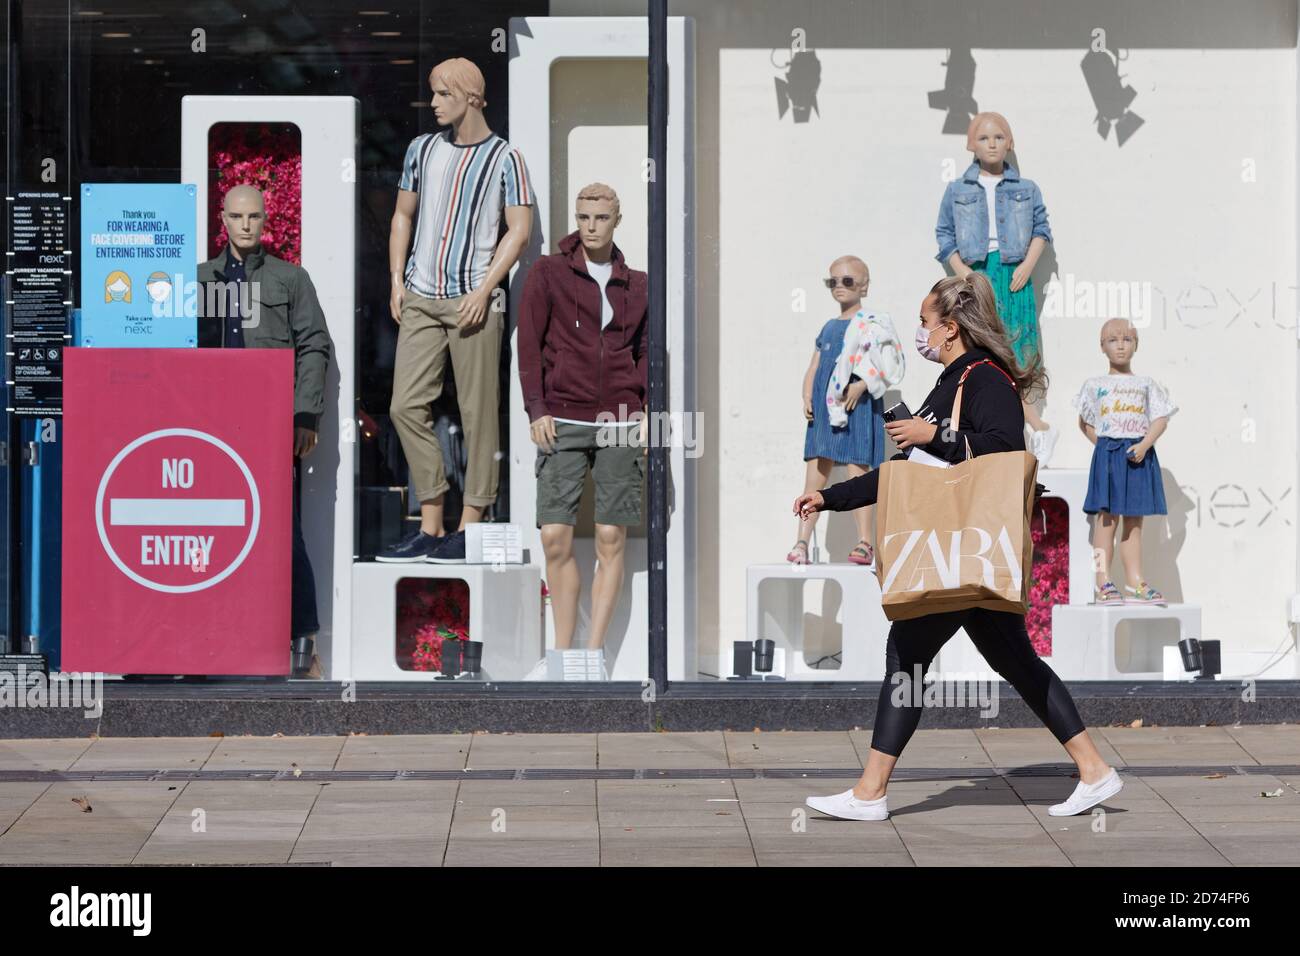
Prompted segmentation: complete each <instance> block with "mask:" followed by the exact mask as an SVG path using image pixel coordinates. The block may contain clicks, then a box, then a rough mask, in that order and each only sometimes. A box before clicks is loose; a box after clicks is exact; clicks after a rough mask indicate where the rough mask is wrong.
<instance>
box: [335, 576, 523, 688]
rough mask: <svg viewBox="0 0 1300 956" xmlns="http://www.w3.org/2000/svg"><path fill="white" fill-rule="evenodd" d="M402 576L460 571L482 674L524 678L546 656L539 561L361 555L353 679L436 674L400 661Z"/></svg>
mask: <svg viewBox="0 0 1300 956" xmlns="http://www.w3.org/2000/svg"><path fill="white" fill-rule="evenodd" d="M402 578H442V579H460V580H462V581H464V582H465V583H466V584H467V585H468V586H469V639H470V640H472V641H481V642H482V643H483V663H482V670H481V671H480V672H479V675H478V679H479V680H484V681H487V680H493V681H502V680H520V679H522V678H523V676H524V675H525V674H527V673H528V672H529V671H530V670H532V668H533V665H534V664H536V663H537V661H538V660H539V659H540V658H541V657H542V596H541V588H542V576H541V571H540V570H539V569H538V568H536V567H535V566H533V565H530V564H513V565H500V564H498V565H489V564H427V563H422V564H380V563H378V562H374V563H358V564H354V565H353V566H352V594H353V601H352V609H353V618H352V635H353V640H352V674H353V678H354V679H355V680H388V681H398V680H409V681H430V680H433V679H434V678H435V677H436V676H437V675H436V674H435V673H433V672H430V671H408V670H403V669H402V668H400V667H398V666H397V583H398V581H400V580H401V579H402ZM463 679H464V678H462V680H463Z"/></svg>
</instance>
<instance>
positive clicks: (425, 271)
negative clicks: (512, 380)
mask: <svg viewBox="0 0 1300 956" xmlns="http://www.w3.org/2000/svg"><path fill="white" fill-rule="evenodd" d="M429 86H430V88H431V89H432V90H433V100H432V104H431V105H432V106H433V114H434V118H435V119H436V120H437V121H438V123H439V125H444V126H446V125H449V126H450V127H451V129H450V130H442V131H440V132H438V133H426V134H423V135H421V136H417V137H416V138H415V139H414V140H412V141H411V145H410V147H409V148H408V149H407V151H406V159H405V161H404V162H403V164H402V179H401V183H400V184H399V190H398V194H397V208H396V210H395V211H394V213H393V220H392V226H391V229H390V232H389V239H388V264H389V272H390V273H391V276H392V295H391V298H390V300H389V308H390V312H391V314H392V317H393V321H394V322H397V323H398V324H399V325H400V326H401V328H400V330H399V332H398V335H397V358H396V361H395V363H394V368H393V400H392V403H391V405H390V408H389V411H390V413H391V415H392V419H393V426H394V428H396V429H397V435H398V437H399V438H400V439H401V442H402V450H403V452H405V454H406V461H407V464H408V465H409V467H410V469H411V477H412V482H413V484H414V486H415V493H416V496H417V497H418V498H419V501H420V530H419V531H418V532H415V533H413V534H411V535H410V537H408V538H407V539H406V540H404V541H402V542H400V543H399V544H397V545H395V546H394V547H392V548H389V549H388V550H387V551H385V552H383V553H382V554H379V555H376V560H379V561H390V562H414V561H425V560H430V561H435V562H438V563H455V562H458V561H464V559H465V550H464V548H465V544H464V540H465V536H464V530H465V525H466V524H469V523H471V522H475V521H478V520H480V519H481V518H482V516H483V509H484V508H486V507H487V506H488V505H490V504H492V503H493V502H494V501H495V500H496V496H497V482H498V476H499V472H500V461H499V458H498V455H499V452H500V435H499V431H500V429H499V425H498V421H499V419H498V404H499V402H498V396H499V394H500V392H499V389H500V378H499V368H500V354H501V336H502V333H503V328H504V324H505V323H504V303H503V302H502V301H501V298H500V296H494V295H493V293H494V291H495V290H496V289H497V287H498V286H499V285H500V284H501V283H502V282H503V281H504V280H505V278H506V276H507V275H508V274H509V272H510V268H511V266H513V265H514V263H515V260H516V259H518V258H519V254H520V252H522V251H523V248H524V244H525V243H526V242H527V241H528V236H529V233H530V231H531V230H532V225H533V209H532V207H533V203H534V198H533V189H532V182H531V180H530V178H529V176H528V169H527V167H526V166H525V165H524V158H523V156H522V155H521V154H520V152H519V150H517V149H515V148H514V147H513V146H511V145H510V144H509V143H508V142H506V141H505V140H504V139H502V138H501V137H500V136H497V135H496V134H495V133H493V132H492V130H490V129H489V128H488V125H487V122H486V121H485V120H484V119H483V108H484V107H485V106H486V105H487V104H486V102H485V100H484V83H483V74H482V72H480V71H479V68H478V67H477V66H475V65H474V64H473V63H471V62H470V61H469V60H466V59H463V58H456V59H451V60H444V61H443V62H442V63H439V64H438V65H437V66H435V67H434V68H433V71H432V72H431V73H430V74H429ZM503 217H504V219H505V222H506V228H507V231H506V234H505V236H504V237H502V238H501V240H500V242H498V241H497V237H498V235H499V232H500V225H501V220H502V218H503ZM412 239H414V243H412ZM408 249H409V250H410V253H409V256H408ZM448 356H450V358H451V365H452V370H453V371H454V372H455V375H456V395H457V401H458V402H459V404H460V419H461V425H462V426H463V427H464V430H465V445H466V450H467V458H468V462H467V467H466V469H465V489H464V490H465V494H464V509H463V510H462V512H461V520H460V530H459V531H457V532H456V533H455V534H454V535H447V536H446V540H443V536H444V529H443V523H442V522H443V499H444V495H445V492H446V491H447V488H448V487H449V486H448V484H447V478H446V471H445V468H444V465H443V460H442V450H441V448H440V447H439V445H438V439H437V437H436V436H435V434H434V431H433V415H432V412H431V410H430V407H429V406H430V405H431V403H432V402H433V401H434V400H435V399H437V397H438V396H439V395H440V394H442V382H443V375H444V372H445V370H446V365H447V358H448Z"/></svg>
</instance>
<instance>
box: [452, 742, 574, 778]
mask: <svg viewBox="0 0 1300 956" xmlns="http://www.w3.org/2000/svg"><path fill="white" fill-rule="evenodd" d="M596 737H597V735H596V734H474V735H473V737H472V738H471V742H470V749H469V757H468V758H467V760H466V763H465V765H466V766H467V767H472V768H474V769H475V770H497V769H509V770H516V769H519V768H527V767H553V768H554V767H559V768H564V769H574V770H576V769H579V768H581V769H590V770H594V769H595V768H596Z"/></svg>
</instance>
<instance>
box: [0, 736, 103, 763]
mask: <svg viewBox="0 0 1300 956" xmlns="http://www.w3.org/2000/svg"><path fill="white" fill-rule="evenodd" d="M92 743H94V740H93V739H92V738H90V737H85V738H82V737H65V738H61V739H56V740H41V739H39V738H36V739H31V740H0V770H67V769H68V768H69V767H71V766H72V765H73V763H75V762H76V760H77V758H78V757H80V756H81V755H82V754H83V753H85V752H86V751H87V750H88V749H89V748H90V745H91V744H92Z"/></svg>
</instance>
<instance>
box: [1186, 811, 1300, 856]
mask: <svg viewBox="0 0 1300 956" xmlns="http://www.w3.org/2000/svg"><path fill="white" fill-rule="evenodd" d="M1196 830H1197V832H1198V833H1200V834H1201V835H1202V836H1203V837H1205V839H1206V840H1208V841H1209V842H1210V844H1211V845H1212V846H1213V847H1214V848H1215V849H1216V850H1218V851H1219V852H1220V853H1222V854H1223V856H1224V857H1225V858H1226V859H1227V860H1228V862H1229V863H1231V864H1232V865H1233V866H1300V823H1296V822H1294V821H1285V822H1281V823H1278V822H1273V821H1259V822H1252V821H1234V822H1232V823H1198V824H1196Z"/></svg>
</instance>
